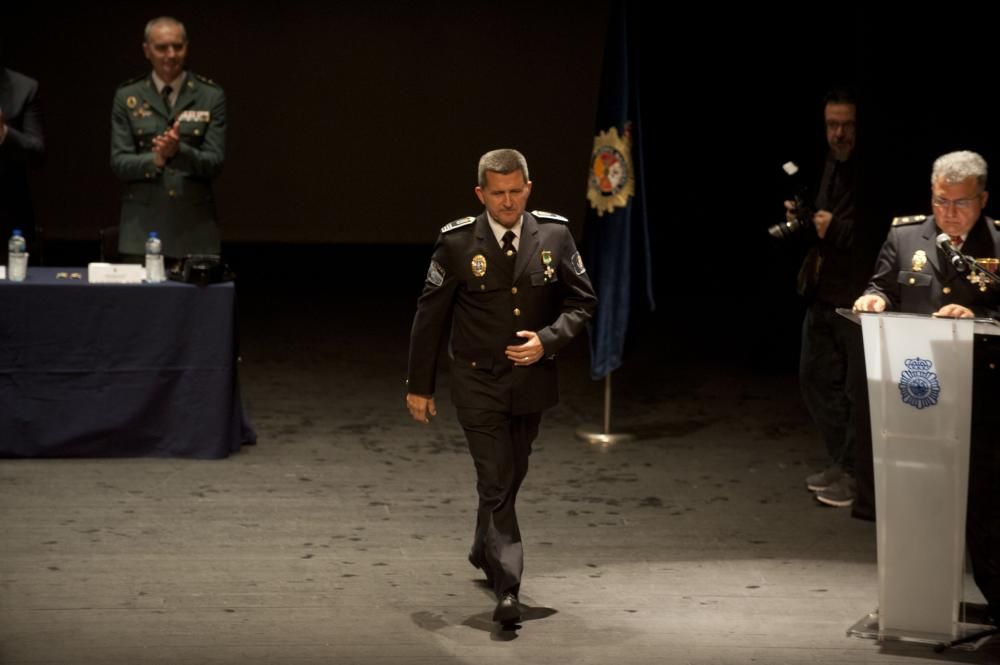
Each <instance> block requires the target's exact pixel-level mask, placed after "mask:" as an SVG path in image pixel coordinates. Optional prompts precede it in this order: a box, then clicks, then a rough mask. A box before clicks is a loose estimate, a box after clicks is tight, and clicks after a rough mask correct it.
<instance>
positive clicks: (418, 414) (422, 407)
mask: <svg viewBox="0 0 1000 665" xmlns="http://www.w3.org/2000/svg"><path fill="white" fill-rule="evenodd" d="M406 408H407V409H409V410H410V415H411V416H413V419H414V420H416V421H417V422H418V423H429V422H430V421H431V419H430V416H436V415H437V414H438V412H437V407H436V406H435V405H434V398H433V397H431V396H430V395H415V394H414V393H406Z"/></svg>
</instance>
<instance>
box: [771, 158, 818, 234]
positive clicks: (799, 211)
mask: <svg viewBox="0 0 1000 665" xmlns="http://www.w3.org/2000/svg"><path fill="white" fill-rule="evenodd" d="M781 168H782V170H783V171H784V172H785V173H786V174H788V175H789V176H791V177H793V178H794V177H795V175H796V174H797V173H798V172H799V167H798V166H797V165H796V164H795V162H786V163H785V164H783V165H782V166H781ZM799 190H800V191H799V193H798V194H796V195H795V196H794V197H792V200H793V201H794V202H795V208H794V209H793V210H791V211H790V212H791V214H792V218H791V219H788V217H787V215H786V218H785V219H784V220H782V221H781V222H779V223H777V224H775V225H774V226H769V227H768V229H767V232H768V233H769V234H771V237H772V238H777V239H778V240H783V239H784V238H789V237H791V236H793V235H796V234H798V233H799V232H800V231H802V229H805V228H809V227H810V226H811V225H812V224H811V220H812V218H813V214H814V212H815V211H814V210H813V209H812V206H810V205H809V204H808V203H806V193H805V189H804V188H802V187H799Z"/></svg>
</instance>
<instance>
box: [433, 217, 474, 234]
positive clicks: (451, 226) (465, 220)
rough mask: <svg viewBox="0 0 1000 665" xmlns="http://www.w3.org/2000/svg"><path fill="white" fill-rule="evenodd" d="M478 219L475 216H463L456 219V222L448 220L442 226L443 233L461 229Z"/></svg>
mask: <svg viewBox="0 0 1000 665" xmlns="http://www.w3.org/2000/svg"><path fill="white" fill-rule="evenodd" d="M474 221H476V218H475V217H461V218H459V219H456V220H455V221H454V222H448V223H447V224H445V225H444V226H442V227H441V233H448V231H454V230H455V229H460V228H462V227H463V226H468V225H469V224H471V223H473V222H474Z"/></svg>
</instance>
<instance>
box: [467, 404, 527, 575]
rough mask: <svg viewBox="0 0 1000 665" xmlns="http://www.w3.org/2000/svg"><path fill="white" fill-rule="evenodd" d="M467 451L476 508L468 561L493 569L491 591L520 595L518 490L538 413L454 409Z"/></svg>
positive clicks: (521, 558)
mask: <svg viewBox="0 0 1000 665" xmlns="http://www.w3.org/2000/svg"><path fill="white" fill-rule="evenodd" d="M458 422H459V424H461V425H462V429H464V430H465V438H466V440H467V441H468V442H469V452H470V453H471V454H472V460H473V462H474V463H475V465H476V493H477V494H478V495H479V510H478V511H477V513H476V532H475V536H474V537H473V541H472V559H473V561H475V562H476V563H477V564H478V565H479V566H480V567H482V568H485V569H486V570H489V571H491V574H492V576H493V584H494V590H495V591H496V592H497V593H498V594H499V593H501V592H504V591H510V592H513V593H518V590H519V587H520V585H521V573H522V572H523V571H524V548H523V546H522V545H521V530H520V528H519V527H518V524H517V511H516V509H515V502H516V500H517V491H518V490H519V489H520V488H521V483H522V482H523V481H524V477H525V476H526V475H528V457H529V456H530V455H531V444H532V442H533V441H534V440H535V437H536V436H538V426H539V424H540V423H541V422H542V414H540V413H529V414H525V415H520V416H514V415H511V414H509V413H500V412H498V411H485V410H482V409H461V408H460V409H458Z"/></svg>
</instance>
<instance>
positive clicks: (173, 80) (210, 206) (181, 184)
mask: <svg viewBox="0 0 1000 665" xmlns="http://www.w3.org/2000/svg"><path fill="white" fill-rule="evenodd" d="M142 49H143V52H144V53H145V54H146V58H147V59H148V60H149V61H150V63H151V64H152V66H153V71H152V72H151V73H149V74H145V75H143V76H141V77H139V78H136V79H132V80H131V81H128V82H126V83H125V84H123V85H122V86H121V87H119V88H118V90H117V92H116V93H115V100H114V106H113V107H112V109H111V168H112V170H113V171H114V173H115V175H116V176H118V178H119V179H120V180H121V181H122V182H123V183H124V185H125V187H124V192H123V195H122V210H121V221H120V227H119V239H118V249H119V251H120V252H121V253H122V254H124V255H132V256H138V255H141V254H142V253H143V252H144V246H145V241H146V238H147V236H148V235H149V232H150V231H156V232H157V233H158V234H159V236H160V239H161V240H162V242H163V253H164V255H166V256H167V257H172V258H180V257H184V256H186V255H188V254H218V253H219V229H218V226H217V225H216V221H215V202H214V200H213V197H212V180H213V179H214V178H215V177H216V176H217V175H218V174H219V172H220V171H221V170H222V163H223V160H224V159H225V150H226V98H225V95H224V94H223V92H222V88H220V87H219V86H218V85H217V84H215V83H214V82H212V81H211V80H209V79H206V78H204V77H201V76H198V75H197V74H194V73H192V72H189V71H187V70H185V68H184V61H185V59H186V58H187V50H188V39H187V31H186V30H185V29H184V25H183V24H182V23H181V22H180V21H177V20H176V19H173V18H169V17H160V18H155V19H153V20H152V21H150V22H149V23H147V24H146V31H145V40H144V42H143V45H142Z"/></svg>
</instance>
